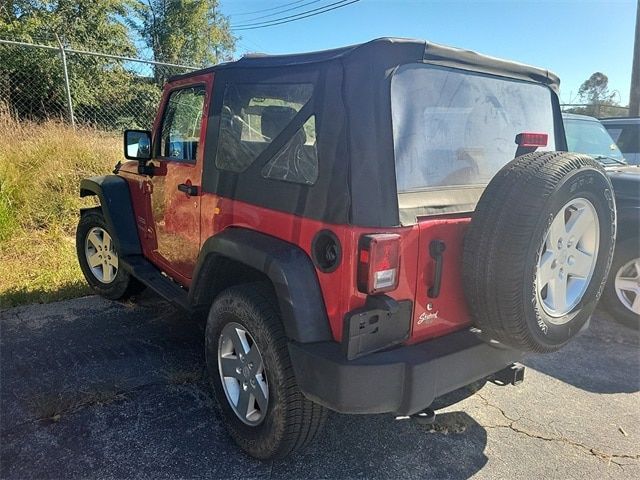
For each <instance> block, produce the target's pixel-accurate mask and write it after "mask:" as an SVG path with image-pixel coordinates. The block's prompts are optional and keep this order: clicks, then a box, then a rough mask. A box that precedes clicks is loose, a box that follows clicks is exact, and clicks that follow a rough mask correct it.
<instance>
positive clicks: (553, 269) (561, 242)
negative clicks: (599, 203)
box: [536, 198, 600, 325]
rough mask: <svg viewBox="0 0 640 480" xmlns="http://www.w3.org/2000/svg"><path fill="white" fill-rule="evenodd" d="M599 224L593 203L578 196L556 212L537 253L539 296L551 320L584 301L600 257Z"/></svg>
mask: <svg viewBox="0 0 640 480" xmlns="http://www.w3.org/2000/svg"><path fill="white" fill-rule="evenodd" d="M599 243H600V225H599V222H598V215H597V212H596V209H595V207H594V206H593V204H592V203H591V202H590V201H589V200H587V199H586V198H575V199H573V200H571V201H569V202H568V203H566V204H565V205H564V206H563V207H562V208H561V209H560V211H559V212H558V213H557V214H556V216H555V217H554V219H553V221H552V222H551V224H550V226H549V229H548V231H547V233H546V235H545V238H544V241H543V242H542V246H541V248H540V251H539V255H538V265H537V269H536V295H537V297H538V303H539V304H540V305H541V306H542V308H543V310H544V311H545V313H546V314H547V315H549V317H550V319H549V321H550V322H551V323H554V324H557V325H561V324H563V323H566V322H567V321H569V319H568V318H564V319H562V318H561V317H563V316H564V315H566V314H567V313H569V312H570V311H571V310H573V308H575V306H576V305H577V304H578V303H579V302H580V300H582V297H583V295H584V293H585V292H586V290H587V287H588V286H589V282H590V281H591V277H592V275H593V271H594V269H595V265H596V261H597V258H598V246H599Z"/></svg>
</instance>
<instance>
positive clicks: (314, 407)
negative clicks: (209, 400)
mask: <svg viewBox="0 0 640 480" xmlns="http://www.w3.org/2000/svg"><path fill="white" fill-rule="evenodd" d="M229 296H235V297H241V298H242V299H243V302H244V303H245V304H248V305H251V306H252V308H253V310H254V311H255V312H257V313H258V315H259V321H260V322H262V324H263V326H264V327H265V330H266V331H267V332H268V335H269V337H270V339H269V343H270V344H271V345H272V346H273V348H274V350H275V352H276V355H277V357H278V359H279V362H278V363H279V364H280V365H281V366H282V374H283V375H282V377H283V390H284V391H285V392H286V393H285V397H284V403H285V417H286V419H285V431H284V433H283V434H282V437H281V439H280V441H279V443H278V444H277V445H274V447H275V448H274V449H273V450H272V451H271V452H269V453H268V454H266V455H263V456H258V457H259V458H264V459H267V458H268V459H276V458H284V457H286V456H288V455H290V454H292V453H294V452H296V451H298V450H300V449H302V448H304V447H306V446H307V445H308V444H309V443H310V442H311V441H312V440H313V439H314V438H315V437H316V435H317V434H318V433H319V432H320V431H321V430H322V427H323V426H324V423H325V421H326V419H327V413H328V411H327V409H326V408H324V407H323V406H321V405H319V404H317V403H314V402H312V401H311V400H308V399H307V398H306V397H305V396H304V394H303V393H302V392H301V391H300V389H299V387H298V384H297V382H296V378H295V374H294V371H293V367H292V365H291V359H290V358H289V350H288V338H287V336H286V334H285V331H284V327H283V325H282V321H281V319H280V315H279V309H278V306H277V302H276V299H275V298H274V294H273V290H272V288H271V286H270V285H268V284H266V283H262V282H258V283H251V284H245V285H238V286H234V287H230V288H228V289H227V290H225V291H224V292H222V293H220V295H219V296H218V299H223V300H224V297H229ZM218 299H216V301H218ZM212 308H215V302H214V307H212ZM252 335H253V333H252ZM269 368H274V366H273V365H272V366H270V367H269ZM212 381H215V380H213V379H212ZM225 401H226V400H225ZM269 414H272V412H270V413H269ZM227 427H228V428H229V430H230V433H231V435H232V436H233V437H234V439H235V440H236V441H237V442H238V443H239V444H240V446H241V447H243V448H245V447H246V446H245V445H242V434H241V433H240V432H239V431H237V430H235V429H234V422H227ZM245 449H246V450H249V449H247V448H245ZM249 453H252V452H249Z"/></svg>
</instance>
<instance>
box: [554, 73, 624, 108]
mask: <svg viewBox="0 0 640 480" xmlns="http://www.w3.org/2000/svg"><path fill="white" fill-rule="evenodd" d="M616 97H619V94H618V92H617V91H611V90H609V78H608V77H607V76H606V75H605V74H604V73H602V72H595V73H593V74H592V75H591V76H590V77H589V78H588V79H586V80H585V81H584V82H582V85H580V88H579V89H578V98H579V99H580V102H581V103H583V104H584V106H581V107H574V108H571V109H568V110H566V111H567V112H569V113H578V114H581V115H589V116H592V117H605V116H615V115H619V114H620V111H621V110H622V109H621V107H620V106H619V105H618V102H617V100H616Z"/></svg>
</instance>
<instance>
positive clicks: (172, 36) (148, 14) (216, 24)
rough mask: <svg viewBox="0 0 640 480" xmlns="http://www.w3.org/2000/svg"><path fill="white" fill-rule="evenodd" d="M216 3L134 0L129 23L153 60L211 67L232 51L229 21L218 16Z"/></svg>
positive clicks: (206, 0)
mask: <svg viewBox="0 0 640 480" xmlns="http://www.w3.org/2000/svg"><path fill="white" fill-rule="evenodd" d="M218 3H219V2H218V0H133V6H132V12H133V15H132V16H131V17H130V20H129V22H128V23H129V25H130V26H131V27H132V28H133V29H134V30H135V31H136V32H138V34H139V35H140V37H141V38H142V40H143V41H144V43H145V44H146V46H147V47H148V48H149V49H150V50H151V51H152V52H153V58H154V60H156V61H159V62H168V63H182V64H187V65H196V66H205V65H212V64H214V63H217V62H219V61H221V60H226V59H228V58H229V57H230V56H231V54H232V53H233V50H234V48H235V37H234V36H233V34H232V33H231V30H230V28H229V21H228V19H227V17H225V16H224V15H222V14H221V13H220V12H219V10H218ZM156 76H158V75H156ZM158 80H159V81H163V80H164V79H163V78H158Z"/></svg>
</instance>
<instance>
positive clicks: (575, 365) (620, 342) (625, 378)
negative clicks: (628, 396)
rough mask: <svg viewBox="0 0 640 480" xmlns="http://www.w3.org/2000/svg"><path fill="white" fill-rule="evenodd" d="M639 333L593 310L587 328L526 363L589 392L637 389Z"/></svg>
mask: <svg viewBox="0 0 640 480" xmlns="http://www.w3.org/2000/svg"><path fill="white" fill-rule="evenodd" d="M639 351H640V335H639V333H638V332H637V331H635V330H632V329H630V328H628V327H625V326H623V325H620V324H618V323H617V322H615V321H614V320H613V319H612V318H611V317H610V316H609V315H608V314H607V313H605V312H601V311H597V312H596V314H595V315H594V316H593V318H592V319H591V324H590V326H589V329H588V330H586V331H585V332H584V333H582V334H580V335H579V336H578V337H577V338H575V339H574V340H573V341H572V342H570V343H569V344H568V345H567V346H565V347H564V348H562V349H561V350H560V351H558V352H555V353H552V354H547V355H537V356H531V357H529V358H527V359H525V361H524V362H523V363H524V364H525V365H527V366H528V367H531V368H534V369H535V370H538V371H539V372H542V373H545V374H547V375H550V376H552V377H555V378H557V379H558V380H561V381H563V382H565V383H568V384H570V385H573V386H574V387H577V388H581V389H583V390H586V391H588V392H593V393H634V392H637V391H640V374H639V372H640V355H639V354H638V352H639Z"/></svg>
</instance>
